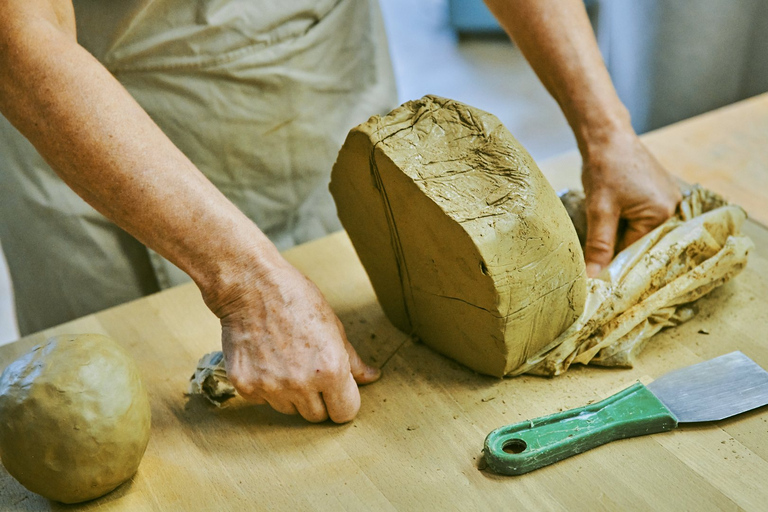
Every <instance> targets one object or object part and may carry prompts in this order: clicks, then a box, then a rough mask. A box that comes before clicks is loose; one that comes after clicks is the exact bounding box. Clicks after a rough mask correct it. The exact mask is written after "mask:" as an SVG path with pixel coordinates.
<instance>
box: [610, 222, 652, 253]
mask: <svg viewBox="0 0 768 512" xmlns="http://www.w3.org/2000/svg"><path fill="white" fill-rule="evenodd" d="M654 227H655V226H654V225H653V224H652V223H649V222H642V221H639V222H632V221H630V222H629V223H627V229H626V231H624V236H623V237H622V238H621V243H620V244H619V247H618V248H619V250H620V251H623V250H624V249H626V248H627V247H629V246H630V245H632V244H633V243H635V242H637V241H638V240H640V239H641V238H643V237H644V236H645V235H647V234H648V233H650V232H651V231H653V229H654Z"/></svg>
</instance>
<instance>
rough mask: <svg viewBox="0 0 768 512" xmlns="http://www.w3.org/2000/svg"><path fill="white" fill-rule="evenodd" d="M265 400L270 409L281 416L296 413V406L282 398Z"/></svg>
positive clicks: (274, 397) (273, 397) (272, 397)
mask: <svg viewBox="0 0 768 512" xmlns="http://www.w3.org/2000/svg"><path fill="white" fill-rule="evenodd" d="M266 400H267V403H268V404H269V405H270V407H272V408H273V409H274V410H276V411H277V412H281V413H283V414H289V415H293V414H297V413H298V411H297V410H296V406H295V405H293V403H291V402H289V401H288V400H286V399H284V398H279V397H276V396H271V397H269V398H267V399H266Z"/></svg>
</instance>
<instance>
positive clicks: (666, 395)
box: [646, 352, 768, 423]
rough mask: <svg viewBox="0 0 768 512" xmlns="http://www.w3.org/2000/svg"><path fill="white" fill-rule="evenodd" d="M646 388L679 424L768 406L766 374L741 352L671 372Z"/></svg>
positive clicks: (723, 416)
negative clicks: (670, 412)
mask: <svg viewBox="0 0 768 512" xmlns="http://www.w3.org/2000/svg"><path fill="white" fill-rule="evenodd" d="M646 387H647V388H648V389H649V390H650V391H651V393H653V394H654V395H656V398H658V399H659V400H661V402H662V403H663V404H664V405H665V406H666V407H667V409H669V410H670V411H672V413H673V414H674V415H675V416H676V417H677V421H679V422H680V423H690V422H694V421H716V420H722V419H724V418H730V417H731V416H735V415H737V414H741V413H742V412H746V411H751V410H752V409H756V408H758V407H762V406H764V405H768V372H767V371H765V370H763V369H762V368H761V367H760V366H759V365H758V364H757V363H755V362H754V361H753V360H751V359H750V358H748V357H747V356H745V355H744V354H742V353H741V352H731V353H730V354H725V355H724V356H720V357H716V358H714V359H710V360H709V361H704V362H703V363H699V364H694V365H693V366H688V367H686V368H681V369H679V370H674V371H672V372H669V373H667V374H665V375H663V376H662V377H659V378H658V379H656V380H654V381H653V382H651V383H650V384H648V385H647V386H646Z"/></svg>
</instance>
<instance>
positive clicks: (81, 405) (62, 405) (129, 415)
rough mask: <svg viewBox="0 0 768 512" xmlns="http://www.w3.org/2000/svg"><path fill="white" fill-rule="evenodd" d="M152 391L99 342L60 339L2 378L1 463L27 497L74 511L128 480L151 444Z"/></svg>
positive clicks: (128, 362)
mask: <svg viewBox="0 0 768 512" xmlns="http://www.w3.org/2000/svg"><path fill="white" fill-rule="evenodd" d="M149 427H150V408H149V399H148V397H147V391H146V389H145V388H144V385H143V384H142V382H141V378H140V375H139V370H138V368H137V366H136V363H135V362H134V361H133V359H132V358H131V356H130V355H128V353H127V352H126V351H125V350H124V349H123V348H122V347H121V346H120V345H118V344H117V343H116V342H115V341H113V340H112V339H111V338H108V337H107V336H103V335H101V334H77V335H64V336H57V337H54V338H51V339H49V340H48V342H47V343H45V344H44V345H39V346H36V347H35V348H33V349H32V350H31V351H30V352H29V353H27V354H25V355H24V356H22V357H21V358H19V359H17V360H16V361H14V362H13V363H11V364H10V365H9V366H8V367H7V368H6V369H5V371H3V374H2V376H0V457H1V458H2V461H3V465H4V466H5V468H6V469H7V470H8V472H9V473H10V474H11V475H12V476H13V477H14V478H16V479H17V480H18V481H19V482H21V484H22V485H24V487H26V488H27V489H29V490H30V491H33V492H36V493H38V494H41V495H43V496H45V497H46V498H48V499H51V500H56V501H61V502H64V503H77V502H80V501H86V500H90V499H93V498H97V497H99V496H102V495H103V494H106V493H108V492H109V491H111V490H112V489H114V488H115V487H117V486H118V485H120V484H121V483H123V482H125V481H126V480H128V479H129V478H130V477H131V476H132V475H133V474H134V473H135V472H136V469H137V468H138V467H139V462H140V461H141V458H142V456H143V455H144V450H145V449H146V447H147V442H148V441H149Z"/></svg>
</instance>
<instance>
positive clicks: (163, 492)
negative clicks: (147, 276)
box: [0, 95, 768, 511]
mask: <svg viewBox="0 0 768 512" xmlns="http://www.w3.org/2000/svg"><path fill="white" fill-rule="evenodd" d="M646 141H647V142H648V144H649V146H650V147H651V149H652V150H653V152H654V153H655V154H656V155H657V156H658V157H659V159H660V160H661V161H662V162H663V163H664V164H665V165H666V166H667V167H669V168H670V169H672V170H674V171H675V172H678V173H679V175H680V176H681V177H682V178H683V179H685V180H687V181H690V182H700V183H702V184H703V185H705V186H707V187H710V188H713V189H715V190H717V191H720V192H721V193H723V194H725V195H726V196H727V197H728V198H729V199H731V200H732V201H734V202H737V203H740V204H742V205H744V206H746V208H747V210H748V211H749V213H750V215H751V216H752V217H753V218H755V219H757V220H758V221H760V222H762V223H763V224H768V197H766V195H768V187H767V186H766V183H767V182H768V95H767V96H762V97H758V98H756V99H752V100H749V101H746V102H742V103H740V104H738V105H735V106H732V107H728V108H726V109H723V110H720V111H717V112H714V113H710V114H707V115H705V116H701V117H699V118H696V119H693V120H689V121H685V122H683V123H680V124H677V125H675V126H672V127H669V128H665V129H663V130H661V131H658V132H655V133H653V134H650V135H649V136H648V137H646ZM543 167H544V169H545V172H547V173H548V175H549V176H550V177H551V179H552V181H553V184H554V185H555V186H556V187H561V186H564V185H574V184H578V174H579V169H578V157H577V156H576V155H570V156H565V157H563V158H560V159H557V160H555V161H551V162H549V163H546V164H545V165H544V166H543ZM745 231H746V232H747V233H748V234H749V235H750V236H751V237H752V239H753V240H754V242H755V245H756V249H755V251H754V252H753V253H752V254H751V255H750V261H749V265H748V266H747V268H746V269H745V271H744V272H743V273H742V274H741V275H739V276H738V277H737V278H736V279H735V280H734V281H733V282H731V283H729V284H727V285H725V286H724V287H722V288H720V289H718V290H716V291H714V292H713V293H712V294H710V295H709V296H708V297H705V298H704V299H702V300H701V301H699V303H698V304H699V313H698V315H697V316H696V317H695V318H694V319H693V320H691V321H690V322H688V323H687V324H684V325H682V326H680V327H676V328H673V329H670V330H667V331H664V332H662V333H661V334H659V335H657V336H656V337H654V338H653V339H652V341H651V342H650V343H649V345H648V347H647V348H646V349H645V351H644V352H643V353H642V355H641V356H640V358H639V361H638V364H637V365H636V367H635V368H634V369H631V370H620V369H601V368H592V367H582V366H578V365H577V366H574V367H572V369H571V370H569V371H568V373H567V374H565V375H564V376H561V377H558V378H556V379H553V380H548V379H543V378H537V377H527V376H524V377H518V378H514V379H504V380H499V379H494V378H490V377H485V376H481V375H476V374H474V373H472V372H471V371H469V370H467V369H465V368H464V367H462V366H461V365H459V364H457V363H454V362H452V361H450V360H448V359H446V358H444V357H442V356H440V355H437V354H435V353H434V352H432V351H431V350H430V349H428V348H427V347H425V346H424V345H422V344H419V343H415V342H414V341H413V340H411V339H410V338H409V337H408V336H406V335H405V334H403V333H401V332H399V331H397V330H396V329H395V328H394V327H392V325H390V323H389V322H388V321H387V320H386V318H385V317H384V315H383V313H382V311H381V309H380V307H379V306H378V304H377V302H376V299H375V296H374V294H373V290H372V289H371V286H370V283H369V282H368V279H367V277H366V275H365V272H364V271H363V269H362V267H361V266H360V264H359V262H358V260H357V257H356V256H355V253H354V251H353V250H352V247H351V245H350V243H349V241H348V239H347V238H346V236H345V235H344V234H343V233H339V234H335V235H332V236H330V237H326V238H324V239H321V240H318V241H315V242H312V243H310V244H306V245H304V246H301V247H297V248H295V249H293V250H291V251H288V252H287V253H286V257H287V258H288V259H289V260H290V261H291V262H292V263H294V264H295V265H296V266H297V267H298V268H300V269H301V270H302V271H304V272H305V273H306V274H307V275H308V276H309V277H310V278H312V279H313V280H314V281H315V282H316V283H317V284H318V286H319V287H320V288H321V289H322V290H323V292H324V293H325V295H326V297H327V298H328V299H329V301H330V302H331V304H332V305H333V307H334V308H335V310H336V312H337V313H338V315H339V317H340V318H341V319H342V321H343V323H344V325H345V327H346V329H347V333H348V335H349V338H350V340H351V341H352V343H353V344H354V345H355V346H356V347H357V348H358V350H359V352H360V353H361V355H362V356H363V358H364V359H366V360H367V361H369V362H372V363H373V364H375V365H379V366H382V367H383V369H384V376H383V378H382V379H381V381H380V382H378V383H376V384H373V385H369V386H366V387H364V388H362V389H361V393H362V400H363V406H362V409H361V410H360V414H359V416H358V417H357V419H356V420H355V421H353V422H351V423H349V424H346V425H333V424H330V423H326V424H320V425H311V424H308V423H306V422H304V421H303V420H302V419H300V418H298V417H288V416H282V415H280V414H278V413H275V412H273V411H271V410H270V409H268V408H267V407H263V406H253V405H249V404H247V403H245V402H244V401H242V400H241V399H239V398H238V399H235V400H233V401H231V402H230V405H229V406H228V407H226V408H223V409H216V408H215V407H214V406H212V405H211V404H209V403H207V402H205V401H204V400H202V399H200V398H199V397H191V398H190V397H188V396H186V395H185V391H186V389H187V380H188V378H189V376H190V374H191V373H192V370H193V369H194V366H195V363H196V361H197V359H198V358H199V357H200V356H201V355H203V354H204V353H206V352H208V351H211V350H216V349H218V348H219V326H218V322H217V320H216V318H215V317H214V316H213V315H212V314H211V313H209V312H208V310H207V309H206V308H205V306H204V305H203V302H202V300H201V298H200V295H199V293H198V291H197V290H196V289H195V288H194V287H193V286H191V285H187V286H181V287H178V288H175V289H171V290H168V291H165V292H162V293H158V294H156V295H152V296H149V297H146V298H144V299H141V300H137V301H135V302H132V303H129V304H125V305H122V306H119V307H117V308H113V309H109V310H106V311H103V312H101V313H98V314H95V315H91V316H87V317H84V318H82V319H79V320H76V321H73V322H70V323H67V324H64V325H61V326H58V327H56V328H53V329H49V330H47V331H44V332H41V333H38V334H35V335H32V336H29V337H26V338H24V339H21V340H19V341H17V342H15V343H12V344H10V345H7V346H4V347H0V367H4V366H5V365H6V364H8V363H9V362H10V361H12V360H14V359H15V358H17V357H18V356H19V355H21V354H22V353H24V352H26V351H27V350H29V348H30V347H32V346H33V345H35V344H36V343H40V342H42V341H44V340H45V339H46V337H48V336H51V335H54V334H59V333H81V332H98V333H104V334H108V335H110V336H112V337H114V338H115V339H116V340H118V341H119V342H120V343H121V344H123V345H124V346H125V347H126V348H127V349H128V350H129V351H130V352H131V353H132V355H133V356H134V357H135V358H136V360H137V361H138V363H139V365H140V367H141V369H142V372H143V377H144V379H145V382H146V383H147V385H148V388H149V390H150V395H151V402H152V415H153V419H152V438H151V440H150V443H149V447H148V449H147V452H146V455H145V456H144V460H143V461H142V464H141V467H140V468H139V471H138V473H137V475H136V476H135V477H134V479H133V480H132V481H131V482H129V483H127V484H125V485H123V486H121V487H120V488H118V489H117V490H116V491H114V492H113V493H111V494H109V495H107V496H105V497H103V498H101V499H99V500H95V501H93V502H90V503H87V504H85V505H81V506H79V507H64V506H62V505H58V504H55V503H51V502H48V501H47V500H45V499H43V498H41V497H39V496H37V495H34V494H32V493H29V492H27V491H26V490H25V489H24V488H23V487H21V485H19V484H18V483H17V482H16V481H15V480H14V479H13V478H11V477H10V476H9V475H8V474H7V473H6V472H5V471H4V470H3V469H2V468H1V467H0V509H2V510H6V509H12V510H46V509H59V508H66V509H70V508H77V509H83V510H86V509H96V508H98V509H100V510H102V509H103V510H113V509H114V510H130V511H142V510H197V509H208V510H212V509H216V510H291V511H296V510H317V509H319V510H334V511H335V510H425V509H427V510H481V509H482V510H515V509H523V510H527V509H545V508H546V509H551V510H569V511H570V510H589V511H592V510H600V509H607V510H738V509H744V510H765V507H766V503H767V502H768V486H766V485H765V483H766V482H768V410H766V408H763V409H760V410H757V411H753V412H751V413H747V414H744V415H741V416H739V417H737V418H733V419H730V420H727V421H721V422H717V423H712V424H696V425H687V426H681V428H679V429H677V430H675V431H673V432H669V433H664V434H658V435H654V436H646V437H640V438H633V439H627V440H623V441H619V442H615V443H612V444H610V445H607V446H603V447H600V448H597V449H595V450H592V451H590V452H587V453H584V454H582V455H579V456H576V457H573V458H571V459H568V460H565V461H562V462H560V463H557V464H555V465H552V466H549V467H546V468H543V469H541V470H539V471H535V472H533V473H529V474H527V475H524V476H521V477H502V476H496V475H493V474H490V473H487V472H484V471H480V470H478V468H477V460H478V458H479V456H480V450H481V448H482V443H483V439H484V438H485V436H486V435H487V434H488V432H490V431H491V430H493V429H494V428H496V427H498V426H501V425H504V424H508V423H513V422H517V421H520V420H523V419H526V418H532V417H536V416H540V415H544V414H549V413H552V412H556V411H559V410H562V409H568V408H572V407H577V406H581V405H584V404H586V403H587V402H589V401H594V400H598V399H601V398H604V397H606V396H608V395H610V394H612V393H613V392H615V391H618V390H619V389H621V388H623V387H625V386H627V385H629V384H631V383H633V382H634V381H635V380H637V379H638V378H641V377H646V376H648V377H657V376H659V375H661V374H663V373H665V372H667V371H669V370H672V369H675V368H679V367H682V366H686V365H689V364H693V363H697V362H700V361H702V360H705V359H709V358H712V357H715V356H718V355H721V354H724V353H727V352H730V351H733V350H741V351H743V352H744V353H746V354H747V355H748V356H750V357H752V358H753V359H754V360H755V361H757V362H758V363H759V364H761V365H762V366H764V367H766V368H768V340H767V339H766V338H767V336H766V326H767V325H768V308H767V307H766V301H767V300H768V260H767V259H766V257H767V256H768V230H766V229H765V228H763V227H761V226H759V225H758V224H757V223H755V222H750V223H748V224H747V226H746V228H745ZM700 330H706V332H708V333H709V334H704V333H702V332H700Z"/></svg>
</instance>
